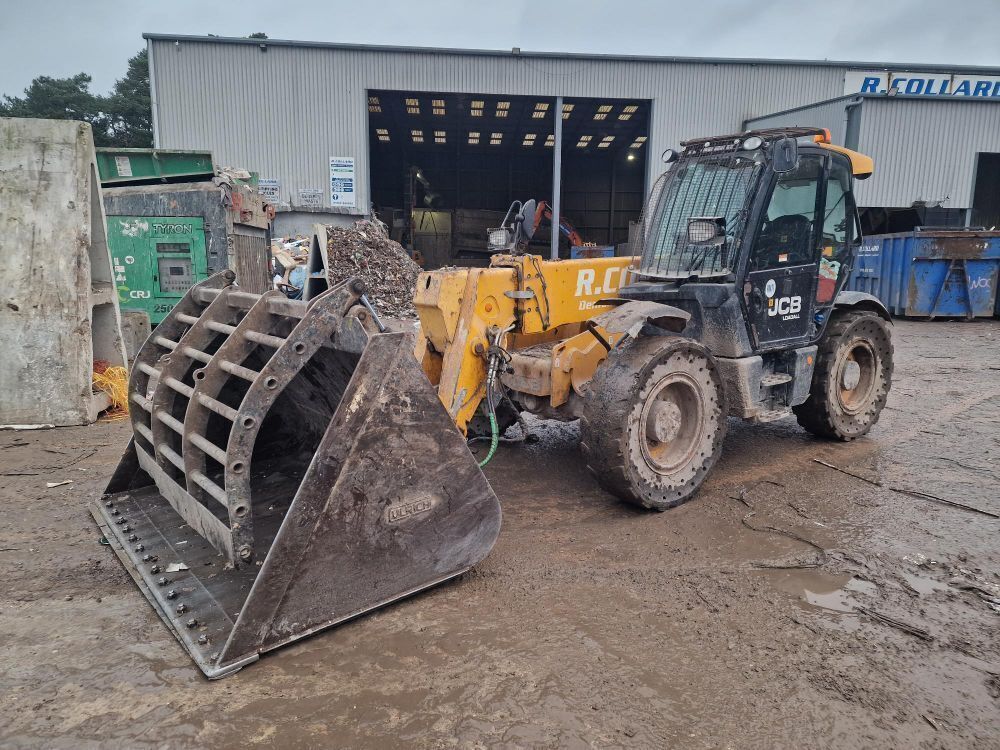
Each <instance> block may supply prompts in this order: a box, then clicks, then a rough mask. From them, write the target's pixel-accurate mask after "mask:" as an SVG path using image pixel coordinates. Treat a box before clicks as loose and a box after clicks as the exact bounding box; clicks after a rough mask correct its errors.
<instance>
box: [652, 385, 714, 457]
mask: <svg viewBox="0 0 1000 750" xmlns="http://www.w3.org/2000/svg"><path fill="white" fill-rule="evenodd" d="M705 418H706V405H705V403H704V401H703V398H702V393H701V388H700V387H699V385H698V383H697V382H696V380H695V379H694V378H693V377H692V376H691V375H690V374H688V373H685V372H675V373H671V374H670V375H668V376H667V377H666V378H664V379H663V380H661V381H660V382H659V383H657V385H656V386H655V388H654V389H653V391H652V392H651V393H650V394H649V395H648V396H647V398H646V403H645V405H644V406H643V409H642V412H641V415H640V422H639V428H640V432H639V436H640V440H639V442H640V450H641V452H642V456H643V458H644V459H645V460H646V462H647V463H648V464H649V466H650V467H651V468H652V469H653V470H654V471H656V472H657V473H661V474H670V473H673V472H675V471H677V470H678V469H679V468H680V467H682V466H684V465H686V464H687V463H689V462H690V461H691V458H692V456H693V455H694V454H695V453H696V452H697V451H698V450H699V447H700V445H701V437H702V433H703V430H704V420H705Z"/></svg>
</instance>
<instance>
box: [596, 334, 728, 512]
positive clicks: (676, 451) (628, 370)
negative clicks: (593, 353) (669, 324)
mask: <svg viewBox="0 0 1000 750" xmlns="http://www.w3.org/2000/svg"><path fill="white" fill-rule="evenodd" d="M725 414H726V412H725V406H724V396H723V386H722V380H721V378H720V376H719V373H718V370H717V368H716V366H715V362H714V360H713V359H712V357H711V355H710V354H709V353H708V351H707V350H706V349H705V348H704V347H702V346H701V345H700V344H698V343H696V342H694V341H691V340H690V339H684V338H679V337H672V336H671V337H665V336H651V337H648V338H640V339H637V340H635V341H632V342H629V343H627V344H625V345H624V346H622V347H620V348H618V349H614V350H612V351H611V353H610V354H609V355H608V358H607V360H606V361H605V362H603V363H602V364H601V366H600V367H598V369H597V372H596V373H595V374H594V377H593V379H592V380H591V381H590V383H589V385H588V388H587V393H586V396H585V398H584V406H583V417H582V418H581V420H580V433H581V441H582V442H581V449H582V451H583V455H584V458H585V459H586V461H587V468H588V469H589V470H590V472H591V473H592V474H593V475H594V477H595V478H596V479H597V481H598V483H600V485H601V486H602V487H604V488H605V489H606V490H608V491H609V492H612V493H613V494H615V495H617V496H618V497H620V498H621V499H623V500H625V501H626V502H630V503H633V504H635V505H639V506H642V507H644V508H650V509H655V510H666V509H667V508H673V507H674V506H677V505H680V504H681V503H683V502H685V501H686V500H689V499H691V497H693V496H694V494H695V493H696V492H697V491H698V488H699V487H700V486H701V484H702V482H703V481H704V480H705V477H706V476H707V474H708V472H709V470H710V469H711V468H712V466H714V465H715V462H716V461H717V460H718V458H719V455H720V454H721V453H722V442H723V439H724V438H725V434H726V416H725Z"/></svg>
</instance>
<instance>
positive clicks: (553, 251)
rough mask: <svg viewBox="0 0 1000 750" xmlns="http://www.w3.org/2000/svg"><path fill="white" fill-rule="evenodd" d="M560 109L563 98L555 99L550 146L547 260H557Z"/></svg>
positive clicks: (559, 189)
mask: <svg viewBox="0 0 1000 750" xmlns="http://www.w3.org/2000/svg"><path fill="white" fill-rule="evenodd" d="M562 108H563V98H562V97H561V96H557V97H556V111H555V113H554V115H553V116H554V117H555V130H554V133H553V135H554V136H555V138H554V141H555V142H554V143H553V144H552V201H551V202H550V205H551V206H552V238H551V239H550V241H549V258H551V259H552V260H559V203H560V201H559V195H560V193H561V192H562Z"/></svg>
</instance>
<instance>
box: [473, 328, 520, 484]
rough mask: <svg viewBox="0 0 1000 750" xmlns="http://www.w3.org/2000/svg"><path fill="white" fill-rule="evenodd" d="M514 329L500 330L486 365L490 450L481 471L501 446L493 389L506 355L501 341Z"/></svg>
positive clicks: (481, 463)
mask: <svg viewBox="0 0 1000 750" xmlns="http://www.w3.org/2000/svg"><path fill="white" fill-rule="evenodd" d="M513 328H514V325H513V324H511V325H510V326H508V327H507V328H504V329H502V330H498V331H497V332H496V335H495V336H494V339H493V346H491V347H490V354H489V359H488V362H487V365H486V408H487V410H488V411H489V418H490V450H489V452H488V453H487V454H486V458H484V459H483V460H482V461H480V462H479V468H480V469H481V468H483V467H484V466H486V464H488V463H489V462H490V460H491V459H492V458H493V456H494V454H495V453H496V452H497V446H498V445H499V444H500V428H499V426H498V425H497V406H496V402H495V401H494V400H493V388H494V386H495V384H496V382H497V370H499V369H500V360H501V358H502V356H503V355H505V353H504V352H503V350H502V349H501V348H500V341H501V340H502V339H503V336H504V334H505V333H507V332H508V331H511V330H513ZM508 359H509V357H508Z"/></svg>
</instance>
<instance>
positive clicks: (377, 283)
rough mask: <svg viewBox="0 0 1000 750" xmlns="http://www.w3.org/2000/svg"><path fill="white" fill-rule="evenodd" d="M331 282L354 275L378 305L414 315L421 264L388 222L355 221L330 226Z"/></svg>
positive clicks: (380, 309)
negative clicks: (391, 231)
mask: <svg viewBox="0 0 1000 750" xmlns="http://www.w3.org/2000/svg"><path fill="white" fill-rule="evenodd" d="M326 235H327V240H326V249H327V267H326V272H327V276H328V278H329V282H330V286H331V287H332V286H334V285H335V284H339V283H340V282H342V281H344V280H346V279H349V278H351V277H357V278H360V279H363V280H364V282H365V285H366V286H367V288H368V299H370V300H371V302H372V304H373V305H374V306H375V309H376V310H377V311H378V312H379V313H381V314H383V315H387V316H389V317H391V318H414V317H416V310H414V308H413V290H414V289H415V288H416V284H417V274H418V273H420V266H418V265H417V264H416V263H414V262H413V259H412V258H410V256H409V255H407V253H406V250H404V249H403V246H402V245H400V244H399V243H398V242H395V241H393V240H391V239H389V235H388V234H387V232H386V230H385V227H384V225H382V224H379V223H375V222H371V221H358V222H355V224H354V226H353V227H352V228H347V227H334V226H328V227H327V228H326Z"/></svg>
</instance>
